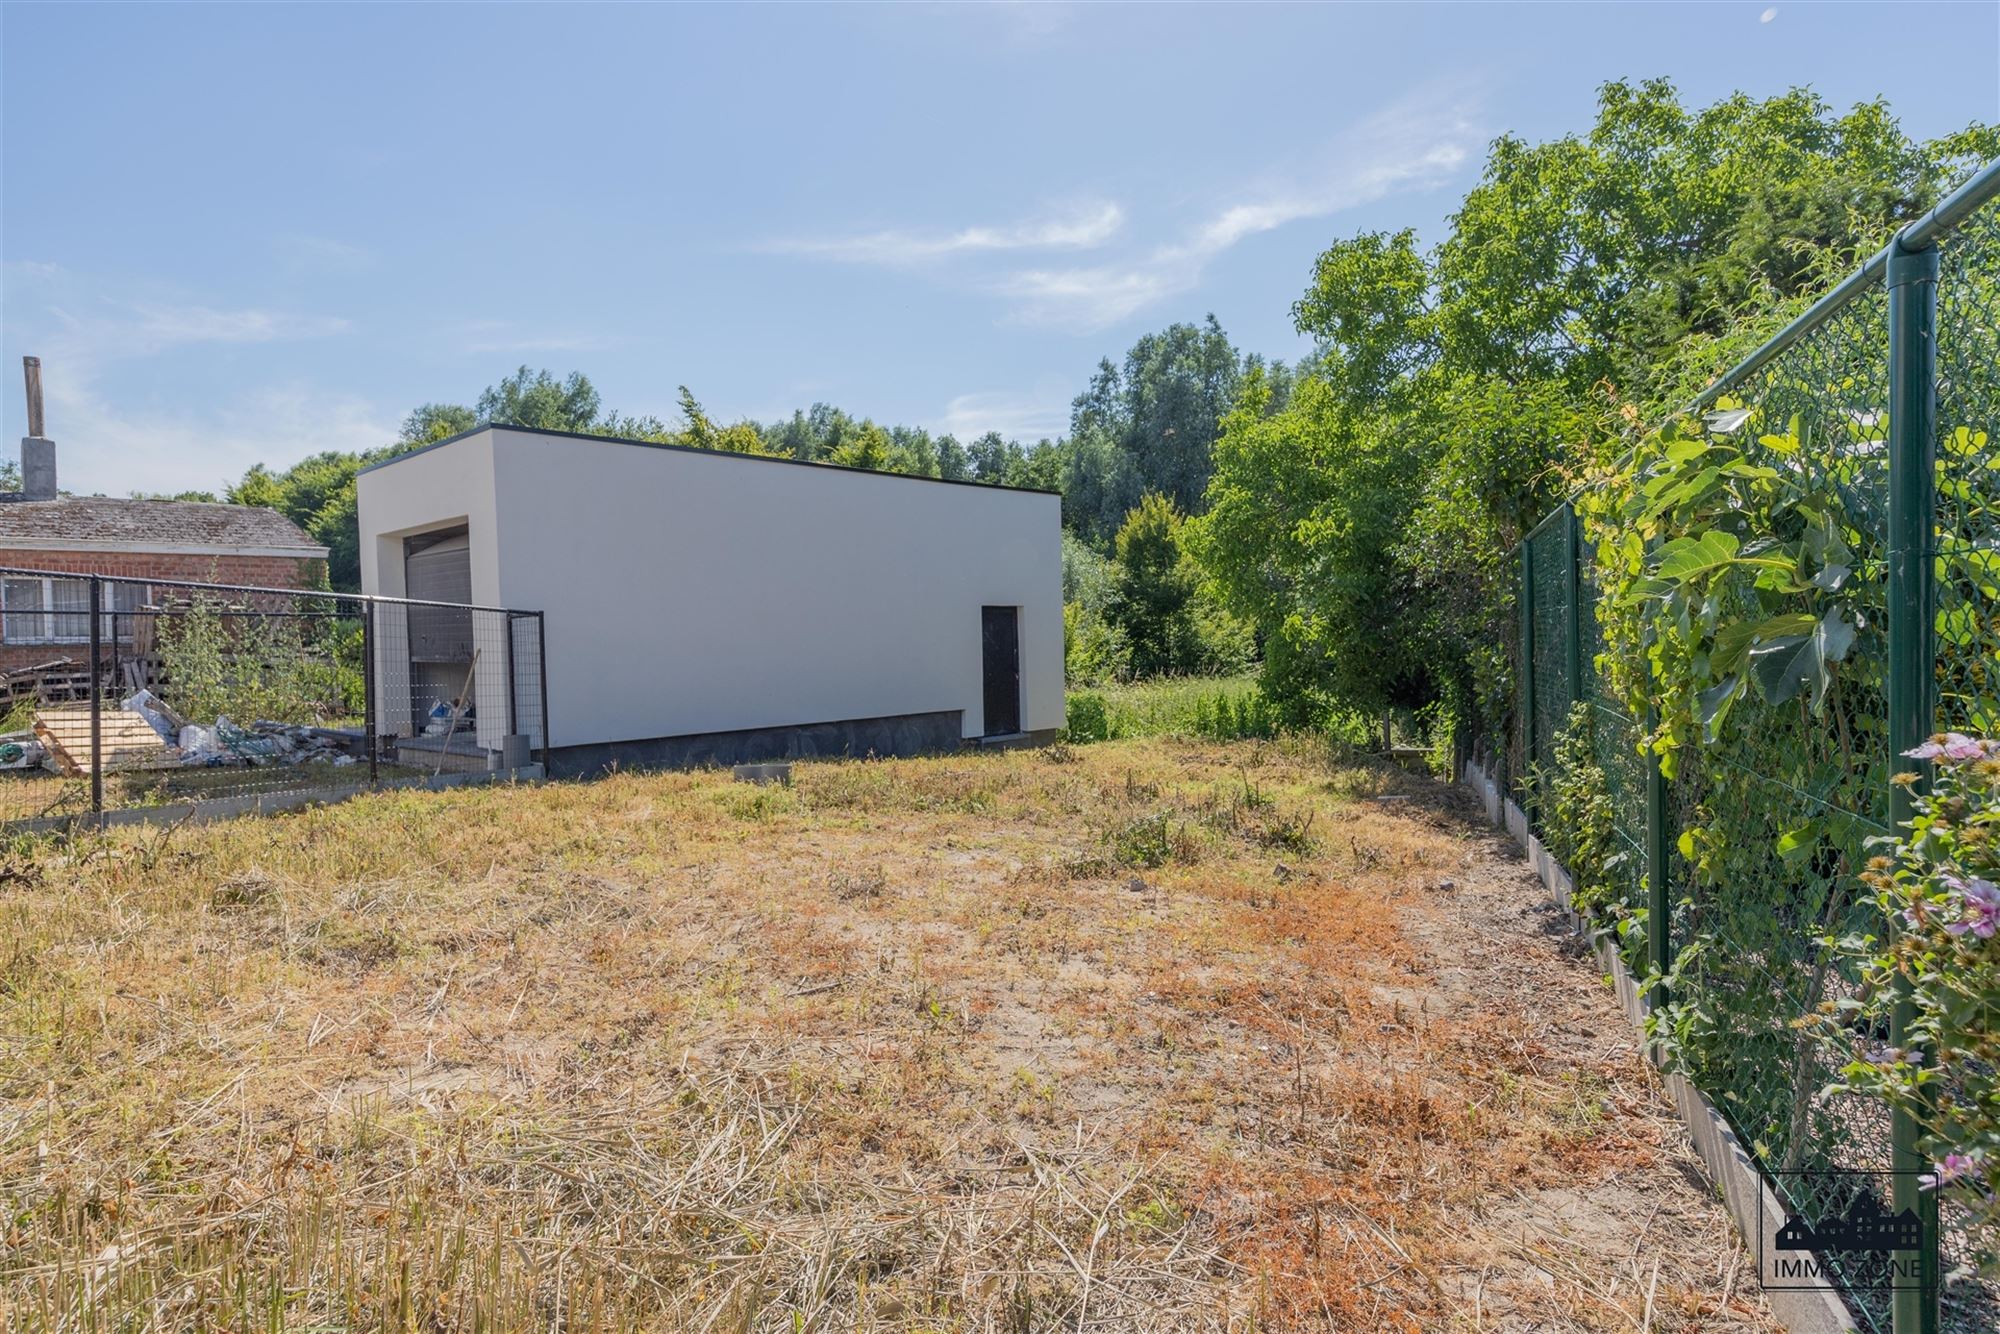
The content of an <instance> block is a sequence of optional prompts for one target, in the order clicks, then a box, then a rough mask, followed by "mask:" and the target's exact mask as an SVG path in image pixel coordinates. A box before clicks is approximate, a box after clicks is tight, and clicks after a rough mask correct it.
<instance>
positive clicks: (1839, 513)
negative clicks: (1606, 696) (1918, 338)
mask: <svg viewBox="0 0 2000 1334" xmlns="http://www.w3.org/2000/svg"><path fill="white" fill-rule="evenodd" d="M1878 426H1879V420H1875V419H1870V418H1869V417H1868V416H1866V415H1864V414H1860V413H1850V414H1844V415H1841V416H1838V417H1836V418H1835V420H1834V422H1833V424H1832V425H1830V426H1829V425H1827V424H1825V423H1823V422H1818V423H1808V422H1806V421H1805V420H1803V419H1802V418H1801V417H1798V416H1793V417H1792V418H1790V420H1788V421H1786V422H1784V423H1781V424H1779V425H1778V427H1777V429H1771V428H1770V427H1768V426H1767V425H1766V424H1765V423H1764V422H1763V421H1762V420H1761V414H1760V412H1759V411H1758V410H1757V409H1755V408H1749V407H1744V406H1742V405H1741V404H1740V403H1738V402H1736V401H1735V400H1732V399H1726V398H1725V399H1723V400H1721V402H1720V405H1719V406H1718V408H1717V409H1716V410H1715V411H1713V412H1710V413H1708V414H1706V415H1705V416H1702V417H1694V416H1684V417H1679V418H1676V419H1674V420H1671V421H1669V422H1667V423H1666V425H1665V426H1663V427H1662V428H1660V429H1659V430H1658V431H1656V432H1653V433H1651V434H1649V435H1647V436H1645V437H1643V438H1642V439H1641V440H1640V441H1639V442H1638V443H1637V444H1636V445H1635V446H1634V447H1633V449H1632V450H1631V451H1630V452H1629V453H1627V454H1626V455H1625V456H1624V458H1623V459H1621V460H1620V461H1619V462H1618V463H1616V464H1614V465H1613V466H1612V467H1611V468H1610V469H1608V470H1606V471H1604V472H1602V473H1601V474H1600V475H1599V476H1597V477H1595V478H1594V479H1593V480H1594V482H1595V483H1596V485H1594V486H1592V487H1590V488H1588V490H1587V491H1586V494H1585V496H1584V497H1583V498H1582V499H1581V500H1580V501H1579V503H1578V511H1579V513H1580V514H1581V515H1582V517H1583V520H1584V524H1585V533H1586V535H1587V536H1588V537H1589V538H1590V539H1591V540H1592V541H1593V542H1594V543H1595V546H1596V551H1597V572H1598V579H1599V587H1600V589H1601V590H1602V596H1601V597H1600V600H1599V602H1598V618H1599V622H1600V624H1601V626H1602V629H1603V635H1604V645H1605V652H1604V656H1603V659H1602V662H1601V666H1602V668H1603V670H1604V673H1605V676H1606V679H1607V680H1608V682H1609V684H1610V687H1611V690H1612V692H1613V693H1614V695H1615V696H1616V697H1617V698H1618V699H1620V700H1621V701H1623V703H1624V705H1625V707H1626V708H1627V709H1628V710H1630V711H1631V713H1632V716H1633V717H1635V718H1636V717H1646V716H1648V710H1649V709H1652V710H1654V711H1655V712H1654V713H1653V715H1652V716H1653V717H1654V718H1655V723H1654V727H1653V731H1652V733H1651V735H1650V737H1649V738H1648V743H1649V745H1650V747H1651V749H1652V751H1653V752H1654V753H1655V754H1657V755H1658V756H1659V758H1660V764H1661V768H1662V770H1663V772H1665V773H1666V775H1667V776H1668V777H1669V778H1671V777H1673V776H1674V774H1675V772H1676V771H1677V769H1678V767H1679V762H1680V756H1681V753H1682V752H1683V751H1684V750H1686V749H1687V748H1689V747H1691V746H1698V745H1700V744H1703V743H1705V742H1713V741H1715V740H1716V739H1717V738H1718V737H1719V736H1720V735H1721V733H1722V731H1723V727H1724V724H1725V722H1726V720H1727V719H1728V717H1729V714H1730V711H1731V710H1732V709H1733V708H1734V707H1735V706H1736V705H1737V704H1738V703H1739V702H1740V701H1742V700H1743V699H1745V698H1747V697H1751V696H1755V697H1757V698H1759V699H1761V700H1762V701H1764V702H1765V703H1766V704H1770V705H1782V704H1785V703H1787V702H1789V701H1792V700H1794V699H1799V698H1803V699H1805V700H1806V701H1807V703H1808V706H1809V708H1810V709H1811V711H1812V713H1813V714H1815V715H1819V714H1822V713H1824V712H1825V710H1826V705H1827V702H1828V700H1829V698H1830V697H1831V696H1832V695H1833V693H1834V691H1835V690H1836V688H1837V684H1838V680H1839V676H1840V673H1841V671H1842V669H1843V665H1844V664H1848V663H1849V662H1850V659H1852V660H1854V662H1855V664H1856V665H1857V666H1859V667H1860V669H1861V670H1862V671H1863V672H1864V673H1875V674H1879V667H1878V666H1871V665H1870V664H1871V661H1872V662H1874V663H1879V657H1875V658H1873V659H1872V660H1871V659H1870V658H1869V657H1867V656H1860V657H1857V656H1856V655H1855V653H1854V649H1855V646H1856V644H1857V642H1859V640H1860V638H1861V635H1862V633H1863V631H1864V629H1867V628H1875V627H1872V626H1871V621H1872V619H1873V618H1871V617H1870V615H1869V609H1868V608H1867V606H1866V605H1865V595H1864V593H1863V590H1865V589H1867V588H1869V587H1870V586H1871V585H1878V584H1879V582H1880V578H1881V563H1882V553H1881V551H1880V543H1879V540H1878V539H1877V538H1876V537H1875V535H1874V529H1873V528H1872V527H1871V526H1870V525H1868V523H1867V522H1866V521H1867V519H1868V518H1869V517H1870V515H1871V514H1872V513H1874V512H1875V511H1877V510H1878V509H1879V505H1878V504H1877V503H1875V501H1874V500H1873V497H1872V495H1871V493H1872V492H1873V491H1874V490H1877V489H1879V488H1877V487H1876V486H1875V485H1874V484H1873V478H1872V477H1870V476H1867V475H1866V474H1877V475H1879V473H1880V471H1881V466H1882V465H1881V462H1880V455H1881V451H1882V446H1881V444H1880V442H1879V440H1877V439H1875V438H1873V436H1874V432H1875V429H1876V428H1877V427H1878ZM1746 442H1753V443H1746ZM1857 502H1860V503H1857Z"/></svg>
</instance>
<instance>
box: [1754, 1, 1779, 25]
mask: <svg viewBox="0 0 2000 1334" xmlns="http://www.w3.org/2000/svg"><path fill="white" fill-rule="evenodd" d="M1776 17H1778V7H1777V6H1776V5H1772V6H1771V7H1770V8H1769V9H1767V10H1765V11H1764V12H1763V13H1761V14H1759V15H1758V16H1757V21H1758V22H1759V23H1769V22H1770V21H1771V20H1772V19H1775V18H1776Z"/></svg>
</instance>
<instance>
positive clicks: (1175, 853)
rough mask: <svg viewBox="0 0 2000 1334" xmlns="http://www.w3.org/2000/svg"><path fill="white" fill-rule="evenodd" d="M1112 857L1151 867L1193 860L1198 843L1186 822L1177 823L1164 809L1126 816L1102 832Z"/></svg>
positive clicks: (1128, 864)
mask: <svg viewBox="0 0 2000 1334" xmlns="http://www.w3.org/2000/svg"><path fill="white" fill-rule="evenodd" d="M1104 841H1105V843H1106V845H1107V846H1108V847H1109V848H1110V850H1111V856H1112V858H1113V859H1114V860H1116V861H1119V862H1122V863H1123V864H1124V865H1126V866H1136V867H1141V868H1151V867H1156V866H1165V865H1166V864H1167V863H1168V862H1171V861H1184V862H1188V861H1194V860H1195V859H1196V858H1197V857H1198V856H1199V855H1200V845H1199V844H1198V843H1197V842H1196V841H1195V838H1194V835H1193V834H1192V833H1190V832H1189V830H1188V828H1187V826H1186V825H1185V824H1181V825H1178V826H1177V825H1176V824H1175V823H1174V820H1173V817H1172V816H1171V815H1170V814H1169V813H1168V812H1166V811H1155V812H1154V813H1152V814H1151V815H1141V816H1139V817H1137V818H1135V819H1131V820H1127V821H1125V822H1124V823H1123V824H1121V825H1118V826H1117V827H1116V828H1114V829H1112V830H1111V831H1110V832H1109V833H1108V834H1106V835H1105V839H1104Z"/></svg>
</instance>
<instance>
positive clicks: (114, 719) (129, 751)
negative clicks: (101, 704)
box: [35, 709, 180, 778]
mask: <svg viewBox="0 0 2000 1334" xmlns="http://www.w3.org/2000/svg"><path fill="white" fill-rule="evenodd" d="M98 735H99V737H100V738H101V739H102V741H103V745H104V772H106V773H114V772H118V771H121V770H127V769H171V768H173V767H175V766H176V765H178V764H179V763H180V752H179V751H178V750H176V749H174V748H173V747H172V746H169V745H167V744H166V743H165V742H164V741H162V740H160V734H159V733H158V732H155V731H154V730H153V729H152V727H151V725H150V724H148V723H147V722H146V720H145V719H144V718H141V717H140V716H139V715H138V714H136V713H127V712H126V711H125V710H124V709H106V710H104V712H103V714H102V715H101V716H100V717H99V718H98ZM35 736H36V737H37V738H39V739H40V741H41V743H42V745H43V746H44V747H45V748H46V749H47V750H48V753H49V758H50V759H51V760H53V761H54V762H55V766H56V768H57V769H58V770H60V771H61V772H62V773H63V774H65V775H67V776H68V777H71V778H85V777H88V776H89V775H90V774H91V772H92V771H93V770H95V769H96V768H97V767H98V766H97V757H96V756H95V755H94V754H93V753H92V751H91V747H90V710H89V709H43V710H41V711H40V712H38V713H37V714H36V715H35Z"/></svg>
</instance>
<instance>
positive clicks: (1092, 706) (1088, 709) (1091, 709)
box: [1063, 690, 1111, 742]
mask: <svg viewBox="0 0 2000 1334" xmlns="http://www.w3.org/2000/svg"><path fill="white" fill-rule="evenodd" d="M1066 709H1067V722H1066V725H1065V726H1064V728H1063V740H1065V741H1074V742H1083V741H1108V740H1110V739H1111V720H1110V717H1109V716H1108V715H1107V714H1106V712H1105V708H1104V696H1102V695H1099V694H1095V693H1093V692H1091V691H1087V690H1086V691H1082V692H1079V693H1077V694H1074V695H1071V696H1070V697H1069V699H1068V701H1067V702H1066Z"/></svg>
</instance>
